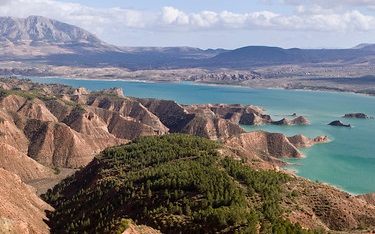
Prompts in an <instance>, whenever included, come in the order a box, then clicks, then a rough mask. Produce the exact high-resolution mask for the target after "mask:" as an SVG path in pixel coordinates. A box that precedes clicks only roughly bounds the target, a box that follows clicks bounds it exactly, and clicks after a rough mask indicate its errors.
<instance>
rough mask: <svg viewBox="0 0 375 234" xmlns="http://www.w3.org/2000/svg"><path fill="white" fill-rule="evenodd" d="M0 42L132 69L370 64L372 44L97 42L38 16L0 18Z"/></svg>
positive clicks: (8, 51) (16, 53)
mask: <svg viewBox="0 0 375 234" xmlns="http://www.w3.org/2000/svg"><path fill="white" fill-rule="evenodd" d="M0 41H1V44H0V45H1V47H0V49H1V51H2V55H1V56H0V58H1V59H5V58H16V59H25V58H29V59H31V60H33V61H34V62H35V61H45V62H47V63H48V64H52V65H73V64H75V65H81V66H100V65H102V66H103V65H104V66H105V65H108V66H117V67H123V68H128V69H132V70H139V69H150V68H152V69H169V68H189V67H201V68H236V69H246V68H253V67H256V66H269V65H283V64H320V63H338V64H358V63H364V62H367V63H372V62H373V61H374V59H375V49H374V47H375V46H374V45H373V44H362V45H358V46H357V47H354V48H351V49H297V48H292V49H283V48H279V47H267V46H247V47H243V48H238V49H235V50H224V49H215V50H213V49H208V50H201V49H198V48H191V47H165V48H160V47H119V46H113V45H109V44H107V43H105V42H103V41H101V40H100V39H98V38H97V37H96V36H95V35H93V34H91V33H89V32H87V31H86V30H84V29H82V28H79V27H76V26H73V25H69V24H66V23H62V22H59V21H56V20H52V19H48V18H45V17H41V16H30V17H27V18H25V19H21V18H13V17H0ZM93 54H94V55H95V56H93ZM30 55H32V56H30Z"/></svg>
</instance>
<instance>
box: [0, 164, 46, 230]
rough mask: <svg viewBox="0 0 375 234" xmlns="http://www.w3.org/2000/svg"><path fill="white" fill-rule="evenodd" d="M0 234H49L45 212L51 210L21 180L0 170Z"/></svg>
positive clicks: (32, 189) (33, 190)
mask: <svg viewBox="0 0 375 234" xmlns="http://www.w3.org/2000/svg"><path fill="white" fill-rule="evenodd" d="M0 201H1V205H0V233H33V234H37V233H38V234H39V233H41V234H47V233H50V231H49V227H48V226H47V224H46V223H45V222H44V220H47V217H46V214H45V211H46V210H49V211H52V210H53V208H52V207H51V206H50V205H48V204H47V203H45V202H44V201H42V200H41V199H40V198H39V197H38V196H37V195H36V194H35V189H34V188H32V187H31V186H29V185H26V184H25V183H23V182H22V181H21V178H20V177H19V176H17V175H15V174H13V173H11V172H9V171H7V170H4V169H2V168H0Z"/></svg>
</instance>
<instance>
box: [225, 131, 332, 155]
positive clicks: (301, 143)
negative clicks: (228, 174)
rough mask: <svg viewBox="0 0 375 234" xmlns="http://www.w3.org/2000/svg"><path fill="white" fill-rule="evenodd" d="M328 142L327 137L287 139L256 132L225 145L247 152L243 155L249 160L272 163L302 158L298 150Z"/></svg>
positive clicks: (246, 134) (277, 135) (232, 139)
mask: <svg viewBox="0 0 375 234" xmlns="http://www.w3.org/2000/svg"><path fill="white" fill-rule="evenodd" d="M328 141H329V139H328V138H327V137H326V136H319V137H316V138H314V139H309V138H307V137H305V136H303V135H300V134H299V135H295V136H292V137H286V136H285V135H283V134H281V133H268V132H264V131H255V132H248V133H243V134H240V135H238V136H234V137H232V138H229V139H227V140H226V141H225V143H224V144H225V145H227V146H229V147H231V148H235V149H239V150H240V151H243V152H246V153H245V154H243V155H246V157H247V158H248V159H252V160H257V159H261V160H264V161H271V162H272V161H275V159H277V158H301V157H303V154H302V153H301V152H300V151H299V150H298V149H297V148H305V147H310V146H312V145H314V144H317V143H325V142H328Z"/></svg>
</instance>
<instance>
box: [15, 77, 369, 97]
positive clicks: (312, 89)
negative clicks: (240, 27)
mask: <svg viewBox="0 0 375 234" xmlns="http://www.w3.org/2000/svg"><path fill="white" fill-rule="evenodd" d="M19 78H24V79H29V78H42V79H67V80H97V81H123V82H139V83H153V84H163V83H165V84H178V83H183V84H192V85H205V86H214V87H215V86H217V87H234V88H236V87H238V88H250V89H265V90H274V89H275V90H277V89H279V90H290V91H311V92H325V93H351V94H356V95H363V96H369V97H375V93H374V94H368V93H362V92H358V91H353V90H338V89H332V88H328V87H326V88H323V87H318V86H316V87H314V86H311V87H307V88H297V87H296V88H293V87H269V86H266V85H264V86H261V85H260V86H256V87H252V86H249V85H241V84H238V85H236V84H224V83H211V82H201V81H184V80H182V81H181V80H154V79H134V78H129V79H127V78H91V77H90V78H89V77H62V76H44V77H34V76H20V77H19Z"/></svg>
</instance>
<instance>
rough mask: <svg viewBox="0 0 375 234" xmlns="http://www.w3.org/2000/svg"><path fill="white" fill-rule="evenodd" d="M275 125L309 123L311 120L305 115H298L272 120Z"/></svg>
mask: <svg viewBox="0 0 375 234" xmlns="http://www.w3.org/2000/svg"><path fill="white" fill-rule="evenodd" d="M271 123H272V124H274V125H308V124H310V122H309V121H308V120H307V119H306V118H305V117H303V116H298V117H297V118H295V119H292V120H289V119H286V118H283V119H281V120H279V121H272V122H271Z"/></svg>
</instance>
